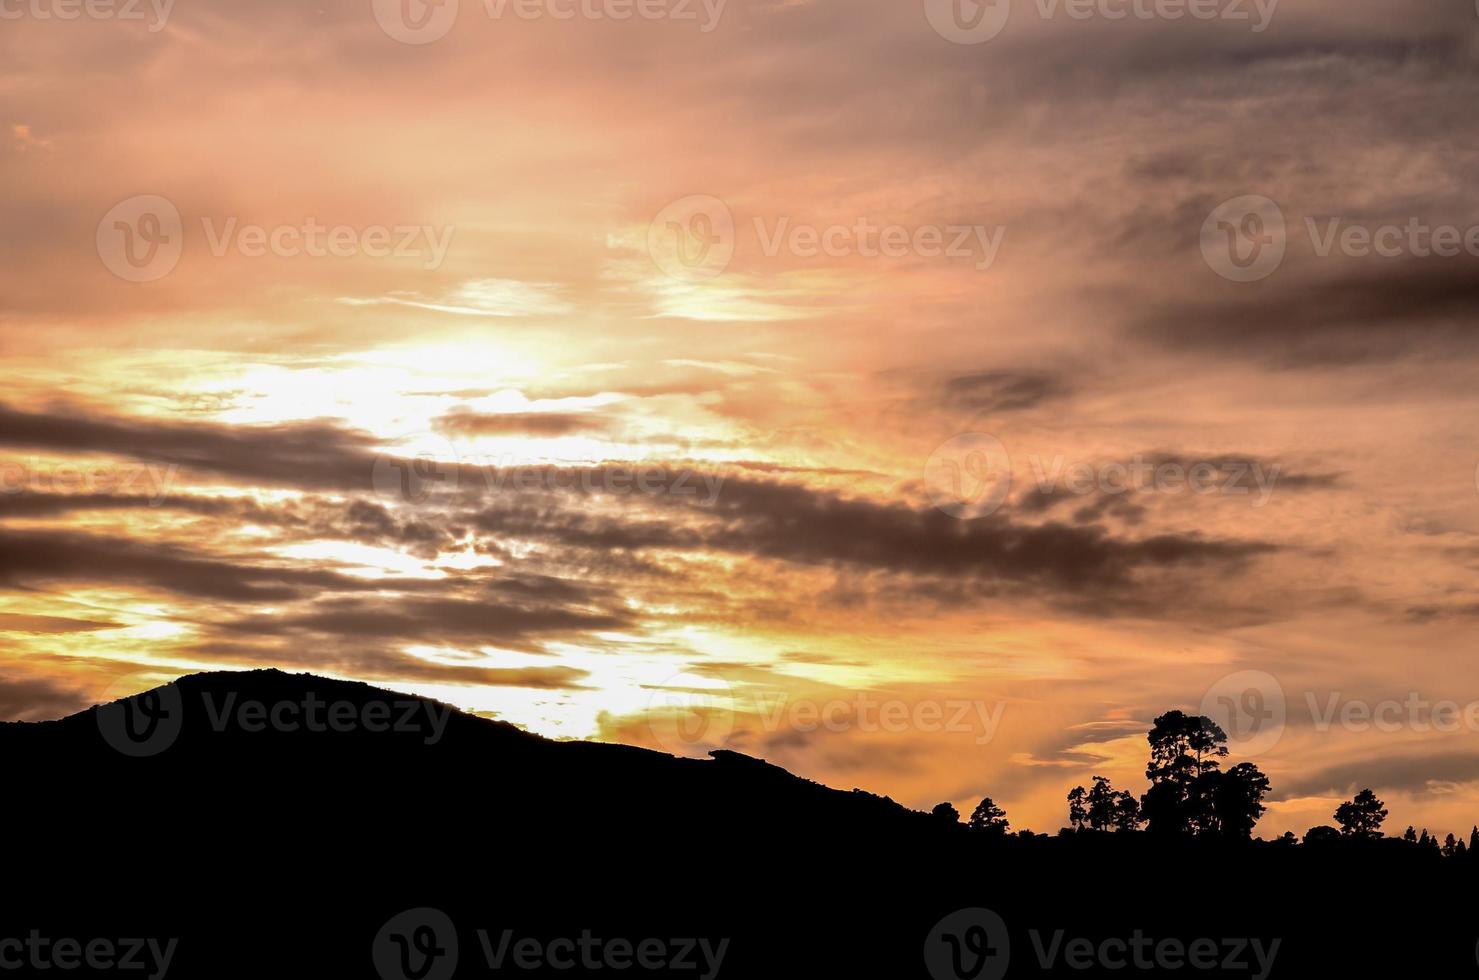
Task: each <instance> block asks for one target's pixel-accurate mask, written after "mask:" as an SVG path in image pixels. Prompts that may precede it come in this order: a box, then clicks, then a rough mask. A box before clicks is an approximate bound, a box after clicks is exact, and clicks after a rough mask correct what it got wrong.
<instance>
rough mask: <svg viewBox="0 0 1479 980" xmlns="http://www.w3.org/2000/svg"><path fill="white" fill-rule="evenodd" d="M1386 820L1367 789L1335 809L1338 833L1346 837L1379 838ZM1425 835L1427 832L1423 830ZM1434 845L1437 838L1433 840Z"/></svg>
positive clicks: (1382, 808) (1383, 809)
mask: <svg viewBox="0 0 1479 980" xmlns="http://www.w3.org/2000/svg"><path fill="white" fill-rule="evenodd" d="M1386 818H1387V808H1386V807H1385V806H1383V805H1382V802H1381V800H1378V799H1377V798H1376V794H1375V793H1373V792H1371V790H1369V789H1363V790H1361V792H1359V793H1357V794H1356V798H1355V799H1353V800H1351V801H1350V802H1348V803H1342V804H1341V805H1340V806H1338V807H1336V808H1335V822H1336V823H1338V824H1340V832H1341V833H1342V834H1344V835H1346V836H1347V837H1370V838H1375V837H1380V836H1381V824H1382V821H1383V820H1385V819H1386ZM1423 834H1424V835H1426V834H1427V830H1426V829H1424V830H1423ZM1433 841H1434V842H1435V843H1436V842H1437V838H1436V837H1435V838H1433Z"/></svg>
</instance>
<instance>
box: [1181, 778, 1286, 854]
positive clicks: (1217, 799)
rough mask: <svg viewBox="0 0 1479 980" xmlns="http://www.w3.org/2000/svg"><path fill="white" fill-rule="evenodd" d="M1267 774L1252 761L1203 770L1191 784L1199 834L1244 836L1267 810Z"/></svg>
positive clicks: (1248, 833) (1251, 830)
mask: <svg viewBox="0 0 1479 980" xmlns="http://www.w3.org/2000/svg"><path fill="white" fill-rule="evenodd" d="M1268 790H1269V783H1268V777H1267V776H1265V775H1264V774H1263V773H1262V772H1260V771H1259V769H1258V767H1257V766H1255V765H1254V764H1253V763H1251V762H1240V763H1238V764H1237V765H1235V766H1233V767H1232V768H1231V769H1229V770H1227V771H1226V772H1217V771H1216V770H1212V771H1208V772H1204V773H1203V774H1202V775H1200V776H1198V777H1197V778H1196V780H1195V781H1193V783H1192V788H1191V799H1192V802H1193V806H1192V812H1193V815H1194V816H1193V819H1194V822H1195V824H1196V829H1197V831H1198V832H1199V833H1204V834H1217V835H1219V836H1222V837H1232V838H1239V839H1247V838H1249V837H1251V836H1253V825H1254V824H1256V823H1257V822H1258V818H1259V817H1261V816H1263V813H1264V810H1265V809H1266V808H1265V807H1264V805H1263V798H1264V796H1266V795H1267V794H1268Z"/></svg>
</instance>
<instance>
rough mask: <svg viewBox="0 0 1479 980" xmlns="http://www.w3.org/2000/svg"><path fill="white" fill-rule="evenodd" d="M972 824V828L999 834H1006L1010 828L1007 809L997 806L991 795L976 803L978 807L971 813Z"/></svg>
mask: <svg viewBox="0 0 1479 980" xmlns="http://www.w3.org/2000/svg"><path fill="white" fill-rule="evenodd" d="M970 826H971V829H972V830H980V831H984V832H985V833H988V834H995V835H997V836H1004V835H1005V834H1006V832H1007V831H1008V830H1009V829H1010V825H1009V824H1008V823H1007V814H1006V811H1005V810H1003V809H1002V808H1001V807H999V806H997V805H996V803H995V802H994V801H993V800H992V799H991V797H989V796H988V797H986V798H985V799H983V800H982V801H981V802H980V803H978V804H976V809H975V810H974V811H973V812H972V813H971V824H970Z"/></svg>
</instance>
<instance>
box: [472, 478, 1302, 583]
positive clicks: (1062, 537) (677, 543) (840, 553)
mask: <svg viewBox="0 0 1479 980" xmlns="http://www.w3.org/2000/svg"><path fill="white" fill-rule="evenodd" d="M695 510H696V511H697V510H698V509H697V508H695ZM703 516H704V517H705V518H707V519H704V520H700V521H696V522H689V523H685V524H682V525H679V524H676V523H674V522H672V521H666V520H660V519H646V520H642V519H640V518H632V519H615V518H610V517H605V516H602V515H597V514H593V513H589V512H574V511H549V510H536V509H534V508H530V507H524V508H518V509H489V510H484V511H483V512H482V513H480V514H478V515H477V516H476V517H475V518H473V520H472V523H473V524H474V525H475V526H477V527H478V528H479V530H482V531H484V532H485V533H491V534H514V535H525V536H528V537H531V538H535V539H540V538H543V539H550V540H556V541H559V542H561V543H563V544H567V545H575V546H579V547H586V548H599V549H610V548H622V549H631V550H642V549H653V548H661V549H680V550H698V551H720V552H730V553H740V554H746V555H751V556H754V557H760V558H770V559H775V560H781V561H791V562H799V563H803V564H811V565H832V566H859V567H862V568H867V569H874V570H878V571H883V572H894V573H901V574H915V575H940V576H959V577H962V578H963V579H981V580H993V581H1008V582H1016V583H1023V584H1026V583H1037V584H1039V585H1042V586H1044V587H1046V588H1050V589H1061V590H1068V591H1072V590H1076V589H1085V590H1090V591H1095V590H1099V589H1102V588H1105V587H1108V586H1122V585H1125V584H1128V583H1129V582H1130V581H1131V579H1132V578H1133V576H1134V575H1135V573H1137V572H1139V571H1142V570H1154V569H1168V568H1176V567H1183V568H1193V567H1197V566H1201V565H1226V566H1236V565H1239V564H1241V563H1243V562H1245V561H1247V560H1248V559H1250V558H1252V557H1254V556H1256V555H1259V554H1262V553H1265V552H1268V551H1271V550H1273V548H1272V546H1270V545H1267V544H1264V543H1260V542H1236V541H1218V540H1209V539H1204V538H1202V537H1200V536H1197V535H1178V534H1162V535H1154V536H1149V537H1145V538H1140V539H1133V540H1131V539H1121V538H1116V537H1112V536H1111V535H1109V534H1108V533H1107V532H1105V531H1104V530H1103V529H1102V528H1097V527H1068V526H1065V525H1061V524H1045V525H1041V526H1032V525H1021V524H1015V523H1013V522H1012V521H1011V520H1010V519H1008V518H1006V517H1003V516H996V517H992V518H988V519H984V520H979V521H971V522H964V521H958V520H955V519H954V518H951V517H949V516H947V515H945V514H943V513H940V512H939V511H935V510H916V509H913V508H911V507H907V506H904V505H902V504H886V503H877V502H872V501H868V500H861V499H850V498H845V497H841V496H838V495H836V494H832V493H828V492H824V491H818V490H813V489H809V488H806V487H801V486H796V485H789V484H781V483H764V482H757V481H747V480H740V479H731V480H728V481H726V483H725V485H724V489H723V491H722V492H721V493H720V495H719V498H718V501H717V502H716V504H715V506H714V507H713V508H712V511H704V512H703Z"/></svg>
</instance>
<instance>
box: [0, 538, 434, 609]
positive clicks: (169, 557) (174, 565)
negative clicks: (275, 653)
mask: <svg viewBox="0 0 1479 980" xmlns="http://www.w3.org/2000/svg"><path fill="white" fill-rule="evenodd" d="M258 560H259V561H260V556H258ZM82 582H98V583H114V584H123V585H134V586H138V587H146V588H157V589H163V590H165V591H169V592H174V593H178V594H180V595H186V596H193V597H196V598H201V599H217V600H226V601H231V602H278V601H283V600H290V599H297V598H301V597H304V596H306V595H312V594H316V593H318V592H322V591H352V592H359V591H366V590H373V589H379V588H396V587H399V588H413V587H417V588H424V587H425V583H424V582H421V581H416V582H405V581H401V580H391V581H387V580H381V581H379V582H375V583H371V582H368V581H366V580H365V579H356V578H352V577H349V576H344V575H339V574H336V573H334V572H330V571H323V570H318V569H313V568H309V567H304V566H303V564H302V563H296V564H293V565H284V566H270V565H266V564H254V563H252V562H251V560H243V559H242V558H239V557H238V558H233V559H231V560H226V559H216V558H204V557H200V556H198V555H195V554H192V553H190V552H188V551H185V550H183V549H180V548H177V547H172V546H170V545H164V544H153V543H146V542H143V541H136V540H127V539H123V538H116V537H103V536H95V535H88V534H79V533H75V532H70V531H12V530H3V529H0V589H12V590H28V589H33V588H36V587H38V586H41V585H54V584H63V583H82Z"/></svg>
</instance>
